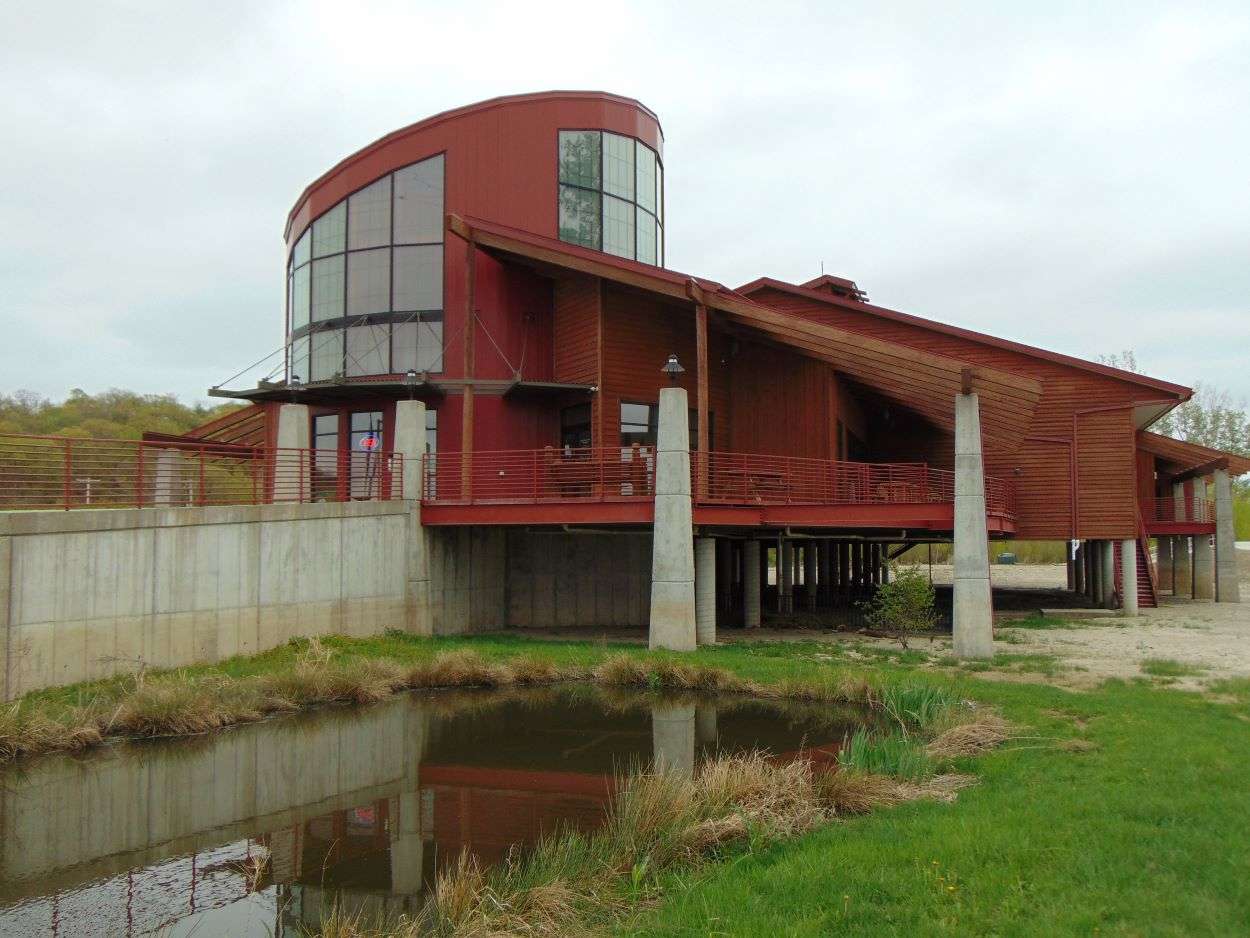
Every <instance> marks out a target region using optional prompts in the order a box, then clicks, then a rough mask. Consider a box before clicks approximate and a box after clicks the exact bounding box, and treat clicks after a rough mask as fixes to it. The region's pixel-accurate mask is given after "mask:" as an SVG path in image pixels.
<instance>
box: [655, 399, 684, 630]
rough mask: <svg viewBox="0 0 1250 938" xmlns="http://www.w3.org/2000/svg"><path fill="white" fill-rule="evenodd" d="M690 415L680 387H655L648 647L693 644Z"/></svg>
mask: <svg viewBox="0 0 1250 938" xmlns="http://www.w3.org/2000/svg"><path fill="white" fill-rule="evenodd" d="M689 422H690V417H689V406H688V404H687V401H686V390H685V388H664V389H663V390H662V391H660V422H659V434H658V437H657V441H656V447H655V526H654V532H653V536H652V547H651V619H650V623H651V625H650V646H651V647H652V648H670V649H673V650H674V651H693V650H694V647H695V611H694V606H695V603H694V528H693V515H692V510H691V503H690V425H689Z"/></svg>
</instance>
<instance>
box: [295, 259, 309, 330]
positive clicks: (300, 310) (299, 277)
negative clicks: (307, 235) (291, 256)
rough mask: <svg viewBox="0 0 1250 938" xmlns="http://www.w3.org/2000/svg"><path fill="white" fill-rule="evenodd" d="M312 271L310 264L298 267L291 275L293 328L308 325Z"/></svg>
mask: <svg viewBox="0 0 1250 938" xmlns="http://www.w3.org/2000/svg"><path fill="white" fill-rule="evenodd" d="M311 284H312V272H311V270H310V269H309V267H308V265H307V264H305V265H304V266H303V267H297V268H296V269H295V273H294V274H292V275H291V328H292V329H298V328H299V327H300V326H306V325H308V315H309V308H310V305H311V300H312V296H311V293H310V290H309V288H310V286H311Z"/></svg>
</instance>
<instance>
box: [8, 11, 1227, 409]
mask: <svg viewBox="0 0 1250 938" xmlns="http://www.w3.org/2000/svg"><path fill="white" fill-rule="evenodd" d="M1092 7H1096V8H1097V9H1096V10H1092V11H1091V9H1089V8H1092ZM552 88H579V89H581V88H585V89H603V90H608V91H613V92H617V93H619V94H623V95H628V96H631V97H636V98H638V99H640V100H641V101H642V102H643V103H645V104H646V105H648V106H649V107H651V108H652V109H653V110H655V111H656V113H658V114H659V116H660V119H661V121H662V123H663V127H664V132H665V157H666V160H665V162H666V207H667V210H668V220H669V225H668V230H667V247H668V258H667V259H668V264H669V266H670V267H673V268H675V269H677V270H682V271H686V272H689V273H697V274H699V275H702V276H706V277H710V278H712V279H715V280H719V281H721V282H723V283H726V284H729V285H731V286H737V285H740V284H742V283H745V282H747V281H749V280H752V279H754V278H755V277H757V276H761V275H765V274H767V275H770V276H774V277H778V278H781V279H785V280H793V281H801V280H805V279H808V278H810V277H812V276H815V275H816V274H818V273H819V272H820V266H821V263H822V262H823V263H824V267H825V270H826V271H827V272H829V273H834V274H840V275H843V276H848V277H851V278H853V279H854V280H856V281H857V282H858V283H859V285H860V286H861V287H862V288H864V289H865V290H866V291H867V292H868V293H869V295H870V296H871V298H872V301H873V302H875V303H880V304H882V305H885V306H889V307H892V308H895V309H900V310H904V311H906V312H910V313H915V314H918V315H922V316H926V317H929V318H932V319H937V320H940V321H943V322H949V323H954V324H957V325H961V326H966V327H970V328H973V329H978V330H984V331H987V332H992V333H994V334H997V335H1002V336H1006V337H1009V338H1013V339H1019V340H1022V341H1025V342H1029V343H1033V344H1036V345H1041V346H1044V347H1047V348H1051V349H1055V350H1058V351H1063V352H1067V353H1070V354H1075V355H1080V356H1083V357H1089V358H1094V357H1096V356H1097V355H1098V354H1099V353H1104V352H1116V351H1119V350H1122V349H1125V348H1132V349H1135V350H1136V352H1137V357H1138V360H1139V363H1140V364H1141V366H1142V368H1143V370H1145V371H1147V372H1149V373H1151V374H1154V375H1156V376H1158V377H1162V378H1166V379H1169V380H1173V381H1177V382H1180V383H1183V384H1192V383H1193V382H1194V381H1204V382H1207V383H1210V384H1213V385H1216V386H1220V387H1224V388H1226V389H1228V390H1229V391H1232V392H1233V393H1234V394H1235V395H1237V396H1240V397H1250V4H1247V3H1246V2H1245V0H1241V2H1234V3H1226V4H1221V3H1195V2H1187V3H1148V2H1129V3H1098V4H1094V3H1088V2H1080V3H1071V4H1067V3H1059V2H1047V3H1025V2H1006V3H1004V2H1002V0H997V2H990V3H962V4H960V3H953V4H952V3H941V4H939V3H934V2H918V3H914V4H908V3H888V2H865V3H845V2H844V3H827V2H826V3H811V4H801V3H785V2H778V0H773V2H769V3H758V2H753V3H749V4H741V5H739V4H734V3H729V2H717V3H698V2H681V3H674V2H671V0H667V2H661V3H654V4H650V3H647V4H636V5H631V4H628V3H610V4H609V3H603V4H596V3H584V2H581V3H577V4H568V5H552V6H547V5H544V4H542V3H535V2H528V0H527V2H524V3H518V2H511V3H499V4H493V3H446V2H443V3H438V4H425V3H418V2H408V3H394V4H390V3H363V2H345V0H338V2H334V3H320V2H314V0H300V2H298V3H291V4H280V3H266V2H242V3H235V2H227V0H215V2H213V3H182V2H174V0H163V2H155V3H137V2H136V3H109V2H103V0H90V2H84V3H80V4H74V3H57V2H43V3H25V4H24V3H16V2H8V3H5V4H3V8H2V10H0V120H2V122H3V123H2V124H0V126H3V129H4V134H3V137H2V138H0V139H3V144H2V145H0V171H2V174H0V179H2V182H0V336H2V337H3V340H2V341H0V392H11V391H14V390H16V389H18V388H28V389H32V390H35V391H38V392H41V393H44V394H46V395H49V396H52V397H56V398H59V397H61V396H63V395H64V394H65V393H66V392H67V391H68V390H69V389H70V388H72V387H81V388H83V389H85V390H87V391H91V392H95V391H99V390H103V389H105V388H108V387H122V388H129V389H133V390H137V391H143V392H173V393H175V394H177V395H178V396H179V397H181V398H182V399H183V400H186V401H194V400H200V399H203V398H204V392H205V389H206V388H207V387H209V386H210V385H214V384H218V383H220V382H222V381H223V380H224V379H226V378H227V377H229V376H230V375H231V374H233V373H234V372H236V371H238V370H239V369H241V368H243V367H245V366H246V365H248V364H249V363H250V362H252V361H254V360H255V359H258V358H260V357H262V356H263V355H266V354H267V353H269V352H271V351H273V350H274V349H275V348H277V347H278V346H279V345H281V342H282V264H283V259H282V253H283V252H282V227H283V223H284V220H285V218H286V213H287V211H288V210H289V209H290V207H291V204H292V203H293V202H294V200H295V198H296V196H297V195H298V194H299V192H300V190H301V189H302V188H303V187H304V186H305V185H306V184H307V183H308V182H310V181H311V180H312V179H313V178H315V177H316V176H318V175H319V174H320V173H322V172H324V171H325V170H326V169H328V168H329V167H330V166H331V165H333V164H334V163H335V162H337V161H338V160H339V159H341V158H342V157H344V156H346V155H347V154H349V153H351V152H352V151H354V150H357V149H359V148H360V147H362V146H364V145H365V144H367V143H369V142H371V141H372V140H374V139H375V138H377V137H379V136H381V135H382V134H384V133H386V132H388V131H390V130H393V129H395V128H397V127H400V126H403V125H405V124H408V123H411V122H413V121H415V120H418V119H420V118H422V117H425V116H428V115H430V114H433V113H435V112H437V111H441V110H445V109H447V108H451V107H455V106H458V105H462V104H467V103H470V102H473V101H478V100H481V99H483V98H489V97H493V96H495V95H500V94H511V93H516V92H525V91H537V90H546V89H552ZM257 376H258V375H257V374H256V373H252V374H250V375H249V376H247V377H245V378H244V379H240V381H238V382H235V386H241V385H243V384H250V383H254V381H255V378H256V377H257Z"/></svg>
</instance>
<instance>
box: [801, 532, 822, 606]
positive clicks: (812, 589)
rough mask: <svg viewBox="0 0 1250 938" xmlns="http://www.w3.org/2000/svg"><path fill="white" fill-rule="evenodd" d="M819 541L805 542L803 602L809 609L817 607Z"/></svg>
mask: <svg viewBox="0 0 1250 938" xmlns="http://www.w3.org/2000/svg"><path fill="white" fill-rule="evenodd" d="M818 544H819V542H818V541H804V542H803V589H804V594H803V603H804V605H806V606H807V608H808V609H809V610H814V609H815V608H816V588H817V582H816V566H817V564H816V553H817V551H818V550H819V549H820V548H819V546H818Z"/></svg>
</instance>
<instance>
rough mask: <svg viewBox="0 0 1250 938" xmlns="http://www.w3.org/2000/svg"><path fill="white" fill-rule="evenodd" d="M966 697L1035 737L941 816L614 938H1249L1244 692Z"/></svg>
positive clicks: (782, 864)
mask: <svg viewBox="0 0 1250 938" xmlns="http://www.w3.org/2000/svg"><path fill="white" fill-rule="evenodd" d="M962 686H963V687H964V689H965V690H966V692H967V693H969V694H970V695H972V696H974V697H975V698H976V699H978V700H981V701H986V702H990V703H994V704H997V705H999V706H1000V707H1002V708H1003V710H1004V712H1005V714H1006V715H1007V716H1008V718H1010V719H1012V720H1014V721H1016V722H1017V723H1018V724H1026V725H1028V726H1030V727H1031V728H1032V731H1031V734H1032V735H1035V736H1036V737H1039V738H1036V739H1033V740H1027V739H1021V740H1017V741H1016V742H1015V744H1009V745H1008V747H1007V748H1006V749H1004V750H1001V751H999V752H997V753H991V754H989V755H987V756H983V757H981V758H980V759H978V760H977V771H978V772H979V774H980V775H981V776H982V783H981V784H980V785H979V786H977V787H975V788H973V789H970V790H968V791H965V792H963V793H962V794H961V795H960V797H959V801H958V802H957V803H956V804H954V805H941V804H932V803H913V804H909V805H905V806H902V807H900V808H897V809H893V810H890V811H885V812H879V813H876V814H872V815H869V816H865V817H862V818H855V819H852V820H849V821H846V822H843V823H838V824H834V825H831V826H829V827H826V828H824V829H822V830H819V831H817V832H815V833H812V834H808V835H806V836H804V837H802V838H799V839H797V840H793V841H789V842H786V843H782V844H779V845H775V846H772V847H770V848H768V849H765V850H761V851H758V852H755V853H752V854H750V855H746V856H742V857H740V858H739V859H738V860H737V861H736V862H734V863H732V864H729V865H724V866H720V867H717V868H715V869H713V870H712V871H711V872H710V873H709V874H708V875H705V876H703V877H700V878H698V879H697V881H694V882H690V883H683V884H682V885H683V886H684V887H685V888H681V889H679V890H678V891H676V892H673V893H671V894H669V897H668V899H667V900H666V901H665V902H664V903H663V904H662V905H660V906H659V907H658V908H656V909H654V910H650V911H647V912H645V913H643V914H641V915H639V916H637V917H636V918H635V919H633V920H632V921H631V922H629V923H628V924H626V925H623V926H622V927H621V928H620V929H619V933H620V934H630V935H654V936H696V935H700V936H702V935H718V936H748V935H749V936H755V935H767V936H777V938H781V936H785V938H792V936H793V938H799V936H813V938H815V936H823V935H830V934H843V933H845V934H859V935H952V936H956V935H1013V936H1023V935H1037V936H1051V935H1120V936H1130V935H1132V936H1136V935H1175V936H1183V935H1243V934H1245V933H1246V926H1245V923H1246V922H1247V921H1250V879H1248V878H1247V877H1246V876H1245V875H1244V873H1245V870H1246V869H1247V868H1250V838H1248V835H1250V799H1247V798H1244V797H1241V796H1240V794H1239V793H1240V792H1242V791H1244V789H1245V780H1246V779H1247V778H1250V726H1247V722H1246V721H1250V681H1246V680H1241V681H1237V682H1229V683H1228V684H1227V686H1224V687H1223V688H1222V690H1223V692H1224V693H1226V694H1230V695H1234V696H1239V697H1240V700H1239V702H1238V703H1236V704H1227V703H1223V704H1222V703H1217V702H1214V701H1212V700H1211V699H1209V698H1206V697H1203V696H1200V695H1197V694H1189V693H1181V692H1176V691H1171V690H1165V689H1160V688H1157V687H1151V686H1148V685H1135V684H1131V683H1122V682H1114V683H1110V684H1108V685H1106V686H1104V687H1103V688H1102V689H1100V690H1097V691H1094V692H1087V693H1072V692H1067V691H1063V690H1059V689H1056V688H1052V687H1048V686H1044V685H1033V684H995V683H966V684H964V685H962ZM1081 727H1084V729H1082V728H1081ZM1049 739H1059V740H1077V741H1079V743H1080V746H1079V748H1082V749H1087V750H1088V751H1080V752H1077V751H1067V750H1065V749H1063V748H1060V747H1058V746H1054V745H1049V744H1048V740H1049ZM1072 748H1074V749H1075V748H1077V746H1076V745H1073V747H1072Z"/></svg>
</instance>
